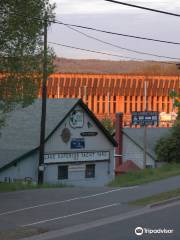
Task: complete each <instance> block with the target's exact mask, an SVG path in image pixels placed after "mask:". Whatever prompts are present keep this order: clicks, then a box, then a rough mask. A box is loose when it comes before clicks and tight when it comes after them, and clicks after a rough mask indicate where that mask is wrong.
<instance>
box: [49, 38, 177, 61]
mask: <svg viewBox="0 0 180 240" xmlns="http://www.w3.org/2000/svg"><path fill="white" fill-rule="evenodd" d="M48 43H49V44H53V45H57V46H62V47H66V48H71V49H76V50H81V51H86V52H92V53H98V54H102V55H107V56H112V57H118V58H125V59H129V60H136V61H147V60H146V59H141V58H133V57H127V56H123V55H118V54H112V53H107V52H101V51H96V50H90V49H86V48H80V47H76V46H72V45H71V46H70V45H66V44H62V43H56V42H51V41H48ZM148 61H149V62H157V63H165V64H176V62H162V61H155V60H148Z"/></svg>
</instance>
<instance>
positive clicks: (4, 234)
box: [0, 228, 47, 240]
mask: <svg viewBox="0 0 180 240" xmlns="http://www.w3.org/2000/svg"><path fill="white" fill-rule="evenodd" d="M45 232H47V231H46V230H45V229H41V228H21V229H19V228H18V229H12V230H5V231H0V239H2V240H17V239H21V238H25V237H31V236H34V235H38V234H41V233H45Z"/></svg>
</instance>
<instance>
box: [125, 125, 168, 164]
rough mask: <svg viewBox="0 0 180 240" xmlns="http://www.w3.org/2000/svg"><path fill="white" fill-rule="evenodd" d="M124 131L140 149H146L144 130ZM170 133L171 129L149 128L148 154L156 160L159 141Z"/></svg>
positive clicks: (129, 129)
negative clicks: (156, 147) (156, 148)
mask: <svg viewBox="0 0 180 240" xmlns="http://www.w3.org/2000/svg"><path fill="white" fill-rule="evenodd" d="M122 131H123V134H125V135H126V136H127V137H128V138H129V139H130V140H131V141H132V142H134V144H136V145H137V146H138V147H139V148H140V149H144V128H124V129H123V130H122ZM169 133H170V128H147V154H148V155H150V156H151V157H152V158H153V159H154V160H155V159H156V155H155V146H156V144H157V141H158V140H159V139H160V138H161V137H165V136H166V135H168V134H169Z"/></svg>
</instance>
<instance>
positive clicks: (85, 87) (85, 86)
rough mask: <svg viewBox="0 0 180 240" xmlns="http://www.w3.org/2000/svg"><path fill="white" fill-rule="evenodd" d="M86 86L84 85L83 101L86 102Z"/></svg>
mask: <svg viewBox="0 0 180 240" xmlns="http://www.w3.org/2000/svg"><path fill="white" fill-rule="evenodd" d="M86 89H87V86H84V103H85V104H86V100H87V91H86Z"/></svg>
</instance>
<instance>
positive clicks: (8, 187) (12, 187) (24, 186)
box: [0, 182, 66, 192]
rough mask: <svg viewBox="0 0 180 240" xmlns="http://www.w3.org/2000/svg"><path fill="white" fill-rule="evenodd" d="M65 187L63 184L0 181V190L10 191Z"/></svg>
mask: <svg viewBox="0 0 180 240" xmlns="http://www.w3.org/2000/svg"><path fill="white" fill-rule="evenodd" d="M62 187H66V185H63V184H42V185H38V184H34V183H26V182H15V183H4V182H1V183H0V192H11V191H20V190H30V189H40V188H62Z"/></svg>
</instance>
